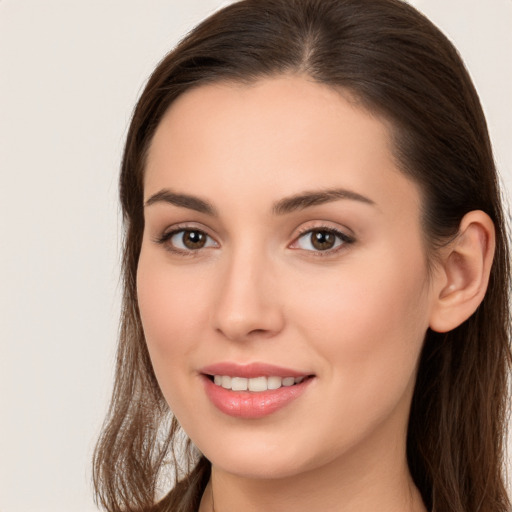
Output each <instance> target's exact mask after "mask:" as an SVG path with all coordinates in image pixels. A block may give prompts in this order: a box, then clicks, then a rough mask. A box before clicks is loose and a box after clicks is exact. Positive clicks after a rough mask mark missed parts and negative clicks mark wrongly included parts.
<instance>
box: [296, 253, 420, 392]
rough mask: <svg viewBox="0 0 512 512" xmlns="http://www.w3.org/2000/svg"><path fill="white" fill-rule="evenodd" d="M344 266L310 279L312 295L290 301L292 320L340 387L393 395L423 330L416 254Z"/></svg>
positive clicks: (411, 366)
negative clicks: (297, 322)
mask: <svg viewBox="0 0 512 512" xmlns="http://www.w3.org/2000/svg"><path fill="white" fill-rule="evenodd" d="M350 263H351V264H350V265H347V267H346V271H345V270H344V269H343V268H340V269H339V272H338V271H337V272H336V273H332V274H330V275H325V276H324V277H322V278H320V279H319V278H318V276H316V277H317V279H316V280H315V282H311V283H310V284H311V286H309V287H308V289H309V290H317V291H316V293H314V294H313V295H312V294H311V293H310V294H309V298H308V300H307V301H302V302H301V301H299V300H297V301H296V302H295V308H296V310H295V314H294V316H295V317H296V318H298V319H302V320H301V323H300V326H301V329H302V330H303V331H304V332H305V333H306V332H309V337H310V339H314V340H316V341H315V343H316V346H317V350H318V351H319V352H321V353H322V355H323V357H324V358H325V359H327V360H329V361H330V362H331V367H330V371H332V372H333V377H334V378H336V379H341V380H343V381H344V386H345V385H347V383H349V382H350V383H353V382H357V383H358V390H356V393H361V395H363V394H365V393H372V392H378V391H379V389H380V387H381V386H382V385H383V384H386V385H387V384H389V385H390V386H396V391H398V388H400V386H405V385H406V383H407V382H409V380H410V378H411V376H412V375H413V373H414V371H415V368H416V363H417V360H418V357H419V353H420V351H421V347H422V342H423V339H424V335H425V333H426V330H427V327H428V302H427V298H428V297H427V293H426V285H425V283H426V272H425V270H424V265H423V256H422V253H421V251H418V252H417V253H416V254H415V256H414V258H404V257H403V256H402V257H400V255H399V254H395V253H394V252H393V251H387V252H382V253H380V258H378V259H375V260H373V261H372V264H369V262H368V261H365V258H364V257H362V258H361V259H360V260H359V261H358V262H357V264H355V263H354V264H353V262H350ZM291 295H292V296H296V297H297V296H298V294H296V293H295V294H291ZM353 387H354V386H353V385H351V386H350V389H352V388H353Z"/></svg>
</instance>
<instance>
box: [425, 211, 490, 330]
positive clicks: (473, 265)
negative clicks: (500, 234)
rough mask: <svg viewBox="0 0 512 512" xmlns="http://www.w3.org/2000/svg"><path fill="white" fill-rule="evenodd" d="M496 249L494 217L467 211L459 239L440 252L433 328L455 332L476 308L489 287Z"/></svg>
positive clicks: (433, 304)
mask: <svg viewBox="0 0 512 512" xmlns="http://www.w3.org/2000/svg"><path fill="white" fill-rule="evenodd" d="M494 248H495V231H494V224H493V222H492V220H491V218H490V217H489V216H488V215H487V214H486V213H484V212H483V211H480V210H475V211H471V212H469V213H467V214H466V215H465V216H464V217H463V219H462V221H461V223H460V228H459V233H458V235H457V237H456V238H455V240H453V241H452V242H450V244H449V245H448V246H447V247H444V248H443V249H441V251H440V252H441V254H440V258H441V262H440V263H439V264H438V265H439V266H438V268H437V270H436V272H435V277H434V278H433V279H434V283H433V287H432V290H433V296H432V300H433V303H432V307H431V311H430V322H429V326H430V328H431V329H432V330H434V331H437V332H447V331H451V330H452V329H455V327H457V326H459V325H460V324H462V323H463V322H464V321H465V320H467V319H468V318H469V317H470V316H471V315H472V314H473V313H474V312H475V311H476V309H477V308H478V306H479V305H480V303H481V302H482V300H483V298H484V295H485V292H486V290H487V284H488V282H489V274H490V272H491V265H492V260H493V257H494Z"/></svg>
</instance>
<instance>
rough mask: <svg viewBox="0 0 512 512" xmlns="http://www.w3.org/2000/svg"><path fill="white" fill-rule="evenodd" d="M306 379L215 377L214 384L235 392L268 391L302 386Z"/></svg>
mask: <svg viewBox="0 0 512 512" xmlns="http://www.w3.org/2000/svg"><path fill="white" fill-rule="evenodd" d="M304 379H305V377H276V376H272V377H254V378H252V379H247V378H245V377H230V376H229V375H214V376H213V382H214V383H215V384H216V385H217V386H222V387H223V388H225V389H231V390H233V391H247V390H249V391H253V392H256V393H257V392H259V391H267V390H268V389H270V390H272V389H279V388H280V387H282V386H286V387H288V386H293V385H294V384H300V383H301V382H302V381H303V380H304Z"/></svg>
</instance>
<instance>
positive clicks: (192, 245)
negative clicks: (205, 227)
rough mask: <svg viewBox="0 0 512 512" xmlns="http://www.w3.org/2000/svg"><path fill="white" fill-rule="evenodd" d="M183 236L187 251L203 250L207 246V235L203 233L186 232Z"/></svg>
mask: <svg viewBox="0 0 512 512" xmlns="http://www.w3.org/2000/svg"><path fill="white" fill-rule="evenodd" d="M181 236H182V241H183V245H184V246H185V247H186V248H187V249H202V248H203V247H204V246H205V244H206V235H205V234H204V233H202V232H201V231H184V232H183V235H181Z"/></svg>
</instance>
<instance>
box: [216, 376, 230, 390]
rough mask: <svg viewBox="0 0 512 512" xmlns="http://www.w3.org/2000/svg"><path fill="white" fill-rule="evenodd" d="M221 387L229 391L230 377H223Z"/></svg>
mask: <svg viewBox="0 0 512 512" xmlns="http://www.w3.org/2000/svg"><path fill="white" fill-rule="evenodd" d="M214 379H215V377H214ZM221 386H222V387H223V388H226V389H231V377H228V376H227V375H223V376H222V383H221Z"/></svg>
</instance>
